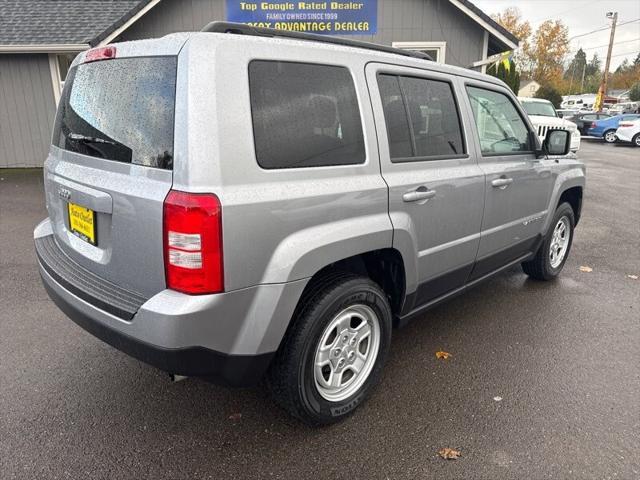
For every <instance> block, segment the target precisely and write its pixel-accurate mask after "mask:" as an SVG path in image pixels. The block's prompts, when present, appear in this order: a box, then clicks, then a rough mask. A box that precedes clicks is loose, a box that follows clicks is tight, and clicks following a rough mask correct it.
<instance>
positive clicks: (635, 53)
mask: <svg viewBox="0 0 640 480" xmlns="http://www.w3.org/2000/svg"><path fill="white" fill-rule="evenodd" d="M637 54H638V51H637V50H636V51H635V52H627V53H617V54H615V55H611V58H614V57H623V56H625V55H637Z"/></svg>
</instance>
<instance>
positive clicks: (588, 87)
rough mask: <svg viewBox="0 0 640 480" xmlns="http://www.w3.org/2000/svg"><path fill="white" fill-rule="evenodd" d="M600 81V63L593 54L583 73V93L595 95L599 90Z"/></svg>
mask: <svg viewBox="0 0 640 480" xmlns="http://www.w3.org/2000/svg"><path fill="white" fill-rule="evenodd" d="M601 80H602V61H601V60H600V57H598V54H596V53H594V54H593V57H591V60H590V61H589V63H587V67H586V69H585V71H584V91H585V92H590V93H596V92H597V91H598V88H600V82H601Z"/></svg>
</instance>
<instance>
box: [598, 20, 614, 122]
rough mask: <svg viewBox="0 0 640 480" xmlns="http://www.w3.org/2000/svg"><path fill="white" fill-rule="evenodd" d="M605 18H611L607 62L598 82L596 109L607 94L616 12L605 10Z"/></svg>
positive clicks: (600, 106)
mask: <svg viewBox="0 0 640 480" xmlns="http://www.w3.org/2000/svg"><path fill="white" fill-rule="evenodd" d="M607 18H610V19H611V20H612V22H611V36H610V37H609V50H608V51H607V62H606V65H605V66H604V73H603V74H602V82H601V83H600V89H599V90H598V99H597V103H598V111H601V110H602V104H603V103H604V97H605V95H606V94H607V81H608V80H609V66H610V64H611V51H612V50H613V39H614V37H615V36H616V24H617V23H618V12H607Z"/></svg>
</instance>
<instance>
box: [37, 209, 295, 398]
mask: <svg viewBox="0 0 640 480" xmlns="http://www.w3.org/2000/svg"><path fill="white" fill-rule="evenodd" d="M51 234H52V232H51V227H50V224H49V220H45V221H44V222H42V223H41V224H40V225H38V227H36V230H35V232H34V237H35V239H36V245H37V253H38V261H39V268H40V275H41V277H42V280H43V283H44V286H45V288H46V290H47V292H48V293H49V296H50V297H51V299H52V300H53V301H54V302H55V303H56V305H57V306H58V307H59V308H60V309H61V310H62V311H63V312H64V313H65V314H66V315H67V316H69V318H71V320H73V321H74V322H75V323H77V324H78V325H79V326H81V327H82V328H84V329H85V330H87V331H88V332H89V333H91V334H93V335H94V336H96V337H98V338H100V339H101V340H103V341H105V342H106V343H108V344H110V345H112V346H113V347H115V348H117V349H119V350H121V351H123V352H125V353H127V354H129V355H131V356H132V357H134V358H137V359H139V360H142V361H143V362H146V363H148V364H150V365H153V366H155V367H157V368H160V369H162V370H165V371H167V372H169V373H173V374H178V375H186V376H198V377H205V378H207V379H209V380H212V381H215V382H217V383H223V384H228V385H234V386H245V385H251V384H254V383H256V382H257V381H258V380H259V379H260V378H261V377H262V376H263V374H264V373H265V371H266V370H267V368H268V366H269V363H270V360H271V358H272V357H273V355H274V354H275V352H276V350H277V349H278V346H279V344H280V341H281V339H282V337H283V336H284V333H285V331H286V328H287V326H288V324H289V320H290V319H291V317H292V315H293V311H294V308H295V305H296V303H297V301H298V298H299V296H300V294H301V293H302V290H303V288H304V286H305V285H306V280H300V281H297V282H290V283H285V284H273V285H258V286H255V287H251V288H246V289H241V290H236V291H232V292H226V293H222V294H217V295H202V296H189V295H184V294H181V293H179V292H175V291H172V290H163V291H161V292H159V293H158V294H156V295H154V296H153V297H151V298H149V299H148V300H146V301H143V303H142V304H141V305H140V306H139V307H137V308H136V311H135V312H134V313H133V314H132V316H131V318H130V319H127V318H122V316H118V314H117V311H116V312H114V311H113V310H110V309H109V308H108V306H105V305H104V304H102V303H100V302H95V299H94V298H92V297H88V296H86V295H83V294H84V293H86V291H85V292H82V291H77V290H76V289H74V288H73V286H70V285H69V284H68V281H72V282H73V281H74V279H73V278H66V279H65V278H61V277H62V276H64V275H65V269H64V268H61V267H60V266H59V265H52V263H55V262H51V261H50V260H49V259H50V256H47V254H46V253H44V254H43V252H42V251H41V245H42V243H43V242H39V241H38V239H41V238H42V237H45V236H49V235H51ZM54 245H55V244H54ZM65 280H66V281H65ZM76 287H77V283H76ZM102 300H105V299H102ZM107 303H108V302H107Z"/></svg>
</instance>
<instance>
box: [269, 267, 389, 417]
mask: <svg viewBox="0 0 640 480" xmlns="http://www.w3.org/2000/svg"><path fill="white" fill-rule="evenodd" d="M292 322H293V323H292V326H291V328H290V331H289V332H288V333H287V335H286V337H285V339H284V341H283V344H282V345H281V347H280V349H279V350H278V353H277V354H276V358H275V359H274V361H273V363H272V365H271V367H270V369H269V372H268V374H267V379H266V380H267V386H268V388H269V390H270V391H271V394H272V395H273V398H274V400H275V401H276V403H278V404H279V405H280V406H281V407H283V408H284V409H285V410H286V411H288V412H289V413H290V414H291V415H293V416H294V417H296V418H298V419H299V420H301V421H303V422H304V423H306V424H308V425H311V426H320V425H329V424H332V423H336V422H338V421H340V420H342V419H344V418H345V417H347V416H348V415H350V414H351V413H353V411H354V410H355V408H356V407H358V406H359V405H361V404H362V403H363V402H364V400H365V399H366V398H367V397H368V395H369V394H370V392H371V390H372V389H373V388H374V387H375V385H376V384H377V383H378V381H379V379H380V376H381V373H382V368H383V365H384V361H385V359H386V356H387V353H388V351H389V344H390V342H391V329H392V314H391V308H390V306H389V301H388V300H387V296H386V294H385V293H384V291H382V289H381V288H380V287H379V286H378V285H377V284H376V283H374V282H372V281H371V280H369V279H368V278H365V277H360V276H356V275H352V274H333V275H332V276H331V277H328V278H324V279H322V280H321V281H318V282H316V283H315V285H313V286H312V287H311V288H309V289H308V292H306V293H305V294H304V296H303V298H302V299H301V300H300V303H299V305H298V307H297V308H296V312H295V313H294V317H293V319H292ZM336 322H337V323H336ZM334 324H335V326H334ZM376 324H377V327H376ZM364 325H368V326H369V327H368V328H369V336H368V337H366V334H365V332H366V327H365V326H364ZM347 326H348V328H346V327H347ZM356 332H361V333H359V334H357V333H356ZM358 335H359V336H358ZM345 336H347V337H348V339H347V340H346V343H345V338H344V337H345ZM365 337H366V338H365ZM336 355H337V356H336ZM362 358H366V359H367V360H363V359H362ZM316 362H318V363H324V362H328V363H325V364H324V366H322V367H321V368H320V367H315V365H316ZM340 362H342V363H340ZM340 364H341V365H343V366H342V367H340V366H339V365H340ZM356 367H359V369H360V370H359V371H360V373H355V368H356ZM327 370H328V371H327ZM347 377H348V378H347ZM334 379H335V381H334V384H335V386H331V385H329V383H330V381H333V380H334ZM339 382H342V383H341V384H340V383H339Z"/></svg>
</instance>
